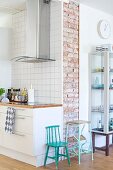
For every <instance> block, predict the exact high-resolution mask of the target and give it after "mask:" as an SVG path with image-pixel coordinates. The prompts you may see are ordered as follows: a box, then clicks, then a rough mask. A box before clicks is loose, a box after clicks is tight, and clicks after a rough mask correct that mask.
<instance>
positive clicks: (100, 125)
mask: <svg viewBox="0 0 113 170" xmlns="http://www.w3.org/2000/svg"><path fill="white" fill-rule="evenodd" d="M98 128H99V129H100V128H102V124H101V120H99V121H98Z"/></svg>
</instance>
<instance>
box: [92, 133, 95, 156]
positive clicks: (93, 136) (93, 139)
mask: <svg viewBox="0 0 113 170" xmlns="http://www.w3.org/2000/svg"><path fill="white" fill-rule="evenodd" d="M92 144H93V153H95V132H92Z"/></svg>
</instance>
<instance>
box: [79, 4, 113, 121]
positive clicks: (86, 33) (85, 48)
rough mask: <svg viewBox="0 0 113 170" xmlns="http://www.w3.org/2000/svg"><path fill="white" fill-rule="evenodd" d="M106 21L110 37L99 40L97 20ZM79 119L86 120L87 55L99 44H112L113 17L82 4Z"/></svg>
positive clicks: (87, 99)
mask: <svg viewBox="0 0 113 170" xmlns="http://www.w3.org/2000/svg"><path fill="white" fill-rule="evenodd" d="M102 19H105V20H108V21H109V22H110V24H111V36H110V38H109V39H106V40H105V39H101V38H100V37H99V35H98V32H97V24H98V22H99V20H102ZM79 36H80V63H79V64H80V75H79V77H80V81H79V82H80V83H79V92H80V100H79V101H80V105H79V109H80V112H79V113H80V114H79V118H80V119H85V120H87V119H88V102H89V98H88V92H89V82H88V53H90V52H91V51H93V50H94V49H95V46H97V45H100V44H110V43H111V44H113V16H111V15H108V14H106V13H104V12H102V11H99V10H96V9H93V8H90V7H88V6H85V5H83V4H81V5H80V35H79Z"/></svg>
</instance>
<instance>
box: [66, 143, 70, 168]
mask: <svg viewBox="0 0 113 170" xmlns="http://www.w3.org/2000/svg"><path fill="white" fill-rule="evenodd" d="M65 150H66V156H67V160H68V165H69V166H70V157H69V153H68V147H67V146H66V147H65Z"/></svg>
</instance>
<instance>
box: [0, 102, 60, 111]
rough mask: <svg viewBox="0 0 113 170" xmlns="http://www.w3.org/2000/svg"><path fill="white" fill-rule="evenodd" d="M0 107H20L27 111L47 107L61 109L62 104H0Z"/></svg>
mask: <svg viewBox="0 0 113 170" xmlns="http://www.w3.org/2000/svg"><path fill="white" fill-rule="evenodd" d="M0 106H8V107H20V108H28V109H36V108H48V107H61V106H62V104H38V105H24V104H23V105H21V104H20V105H19V104H14V103H2V102H1V103H0Z"/></svg>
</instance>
